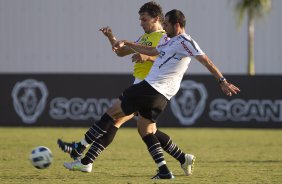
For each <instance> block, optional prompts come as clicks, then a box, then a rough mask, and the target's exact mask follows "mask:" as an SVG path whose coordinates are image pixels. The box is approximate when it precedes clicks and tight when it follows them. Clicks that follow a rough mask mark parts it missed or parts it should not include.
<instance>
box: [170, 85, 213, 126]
mask: <svg viewBox="0 0 282 184" xmlns="http://www.w3.org/2000/svg"><path fill="white" fill-rule="evenodd" d="M207 98H208V94H207V90H206V88H205V86H204V85H203V84H202V83H197V82H195V81H192V80H185V81H183V82H182V83H181V86H180V89H179V91H178V93H177V94H176V95H175V96H174V97H173V98H172V99H171V102H170V107H171V111H172V112H173V114H174V115H175V117H177V119H178V120H179V121H180V123H181V124H182V125H193V124H194V123H195V121H196V120H197V118H199V117H200V116H201V115H202V113H203V112H204V110H205V106H206V100H207Z"/></svg>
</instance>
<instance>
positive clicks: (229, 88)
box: [220, 81, 240, 96]
mask: <svg viewBox="0 0 282 184" xmlns="http://www.w3.org/2000/svg"><path fill="white" fill-rule="evenodd" d="M220 87H221V90H222V91H223V93H224V94H226V95H227V96H232V95H236V94H237V93H239V92H240V89H239V88H238V87H236V86H234V85H233V84H231V83H228V82H227V81H225V82H222V83H221V84H220Z"/></svg>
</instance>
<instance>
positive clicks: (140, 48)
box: [113, 40, 159, 56]
mask: <svg viewBox="0 0 282 184" xmlns="http://www.w3.org/2000/svg"><path fill="white" fill-rule="evenodd" d="M124 46H128V47H129V48H131V49H132V50H134V51H135V52H139V53H141V54H145V55H148V56H156V55H159V51H158V50H157V49H156V47H151V46H146V45H141V44H138V43H133V42H128V41H126V40H122V41H117V42H116V43H115V45H114V46H113V51H116V50H118V49H120V48H122V47H124Z"/></svg>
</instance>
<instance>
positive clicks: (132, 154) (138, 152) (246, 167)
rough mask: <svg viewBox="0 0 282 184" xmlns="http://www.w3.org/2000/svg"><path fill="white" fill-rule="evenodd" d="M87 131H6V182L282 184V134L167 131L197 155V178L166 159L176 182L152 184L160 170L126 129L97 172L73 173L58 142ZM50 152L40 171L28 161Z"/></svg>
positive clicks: (0, 148) (1, 179)
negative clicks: (37, 152) (42, 150)
mask: <svg viewBox="0 0 282 184" xmlns="http://www.w3.org/2000/svg"><path fill="white" fill-rule="evenodd" d="M86 130H87V129H86V128H0V140H1V144H0V159H1V160H0V166H1V169H0V170H1V172H0V183H1V184H3V183H12V184H16V183H21V184H23V183H25V184H28V183H34V184H35V183H36V184H37V183H52V184H62V183H68V184H71V183H76V184H86V183H95V184H96V183H105V184H109V183H110V184H112V183H121V184H122V183H124V184H133V183H142V184H143V183H193V184H195V183H197V184H209V183H248V184H250V183H258V184H265V183H282V130H265V129H194V128H182V129H181V128H179V129H176V128H166V129H162V130H163V131H164V132H166V133H168V134H169V135H170V136H171V137H172V138H173V140H174V142H176V143H177V144H178V145H179V146H180V147H181V148H182V149H183V150H185V151H186V152H189V153H193V154H195V155H196V157H197V159H196V164H195V170H194V173H193V175H192V176H189V177H187V176H184V175H183V172H182V170H181V169H180V167H179V163H178V162H177V161H176V160H174V159H173V158H171V157H170V156H169V155H168V154H165V157H166V160H167V162H168V166H169V168H170V169H171V170H172V171H173V173H174V175H175V177H176V178H175V179H174V180H162V181H159V180H157V181H156V180H151V179H150V177H152V176H153V175H154V174H155V170H156V165H155V164H154V162H153V160H152V159H151V157H150V156H149V153H148V152H147V150H146V147H145V144H144V143H143V142H142V141H141V139H140V138H139V135H138V133H137V131H136V129H131V128H122V129H121V130H119V132H118V134H117V136H116V139H115V140H114V142H113V143H112V145H111V146H110V147H108V149H106V150H105V151H104V152H103V153H102V154H101V155H100V157H99V158H98V159H97V160H96V162H95V163H94V165H93V171H92V173H80V172H72V171H68V170H66V169H65V168H64V167H63V162H64V161H70V160H71V159H70V158H69V157H68V155H66V154H65V153H63V152H61V151H60V150H59V148H58V147H57V144H56V140H57V138H63V139H65V140H80V139H81V138H82V135H83V134H84V132H85V131H86ZM40 145H43V146H47V147H49V148H50V149H51V150H52V152H53V155H54V161H53V163H52V165H51V166H50V167H49V168H48V169H45V170H38V169H35V168H34V167H33V166H32V165H31V163H30V161H29V159H28V157H29V154H30V152H31V150H32V149H33V148H34V147H36V146H40Z"/></svg>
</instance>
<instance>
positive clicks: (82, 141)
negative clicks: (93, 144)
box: [80, 138, 89, 148]
mask: <svg viewBox="0 0 282 184" xmlns="http://www.w3.org/2000/svg"><path fill="white" fill-rule="evenodd" d="M80 143H81V144H82V145H83V146H85V147H86V148H87V147H88V146H89V144H88V143H87V142H86V140H85V138H83V139H82V140H81V141H80Z"/></svg>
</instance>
